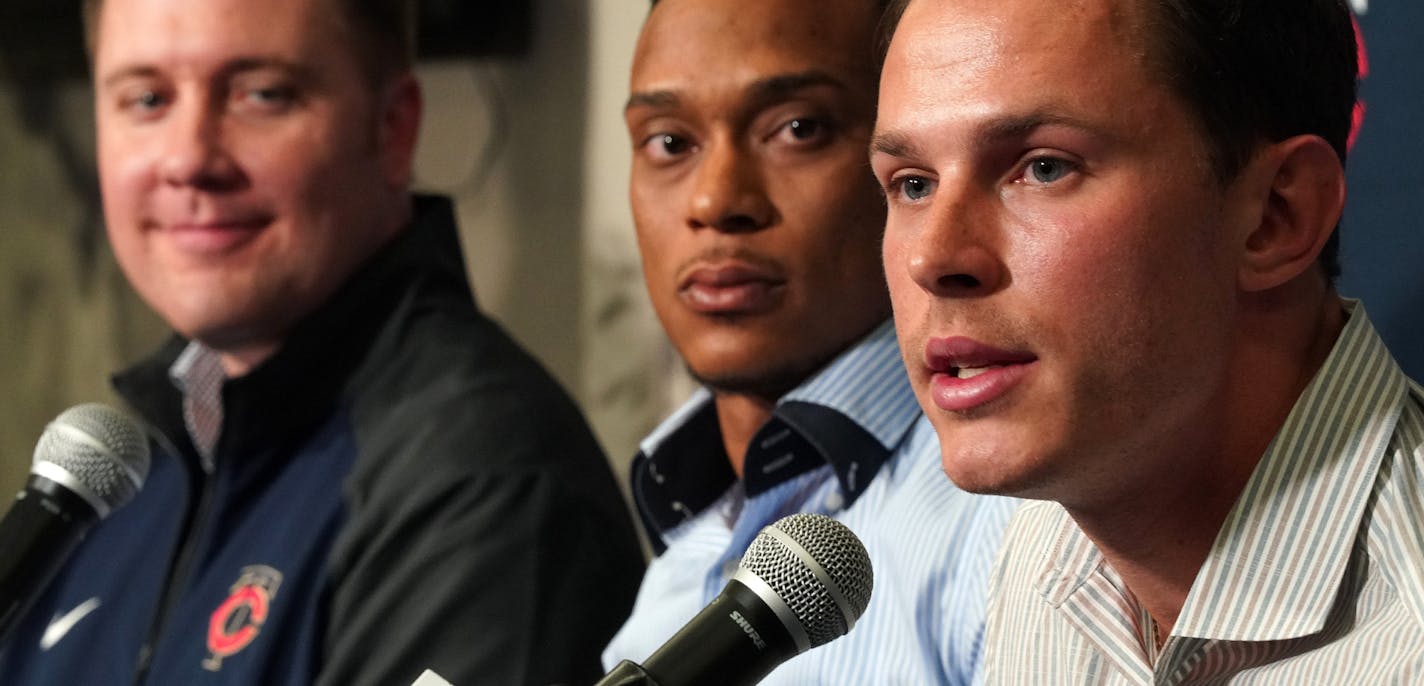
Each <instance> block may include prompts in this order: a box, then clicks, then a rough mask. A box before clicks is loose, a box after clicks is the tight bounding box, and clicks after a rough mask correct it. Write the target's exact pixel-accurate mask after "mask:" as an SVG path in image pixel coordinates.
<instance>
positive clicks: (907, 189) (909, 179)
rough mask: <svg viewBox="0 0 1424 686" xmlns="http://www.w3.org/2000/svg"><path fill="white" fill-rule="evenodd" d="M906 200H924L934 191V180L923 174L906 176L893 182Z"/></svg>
mask: <svg viewBox="0 0 1424 686" xmlns="http://www.w3.org/2000/svg"><path fill="white" fill-rule="evenodd" d="M895 185H896V186H897V187H898V189H899V191H900V195H901V196H903V197H904V198H905V199H906V200H924V199H925V198H927V197H929V195H930V193H932V192H934V182H933V181H930V180H929V179H926V178H924V177H923V176H906V177H904V178H901V179H899V180H898V181H896V182H895Z"/></svg>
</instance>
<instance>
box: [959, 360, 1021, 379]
mask: <svg viewBox="0 0 1424 686" xmlns="http://www.w3.org/2000/svg"><path fill="white" fill-rule="evenodd" d="M1005 366H1007V365H1002V364H991V365H986V366H983V367H950V368H949V373H950V374H951V375H953V376H954V377H955V378H958V379H972V378H974V377H976V376H979V375H980V374H984V373H987V372H991V371H994V370H995V369H1003V368H1004V367H1005Z"/></svg>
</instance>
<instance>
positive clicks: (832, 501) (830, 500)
mask: <svg viewBox="0 0 1424 686" xmlns="http://www.w3.org/2000/svg"><path fill="white" fill-rule="evenodd" d="M842 507H845V499H844V498H842V497H841V494H839V493H832V494H830V495H828V496H826V510H827V511H829V512H837V511H839V510H840V509H841V508H842Z"/></svg>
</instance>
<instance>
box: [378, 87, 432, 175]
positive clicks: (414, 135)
mask: <svg viewBox="0 0 1424 686" xmlns="http://www.w3.org/2000/svg"><path fill="white" fill-rule="evenodd" d="M422 107H423V105H422V100H421V93H420V81H418V80H416V78H415V74H413V73H411V72H409V71H407V72H405V73H403V74H401V75H400V76H397V77H396V78H394V79H391V81H390V82H389V83H387V84H386V87H385V89H384V90H383V92H382V93H381V120H380V128H379V136H380V137H379V139H378V140H377V145H378V146H379V150H380V155H381V171H382V173H383V175H384V176H385V178H386V183H388V184H390V185H391V187H392V188H394V189H398V190H405V189H407V188H409V187H410V183H411V179H412V177H413V176H414V171H413V167H414V165H415V143H416V140H417V139H418V138H419V134H420V115H421V110H422Z"/></svg>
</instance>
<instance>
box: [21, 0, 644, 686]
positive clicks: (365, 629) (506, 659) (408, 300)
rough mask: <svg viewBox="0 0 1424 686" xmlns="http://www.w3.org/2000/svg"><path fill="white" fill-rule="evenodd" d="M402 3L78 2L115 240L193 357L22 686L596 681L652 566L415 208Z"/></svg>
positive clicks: (156, 406) (447, 216)
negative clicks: (127, 497)
mask: <svg viewBox="0 0 1424 686" xmlns="http://www.w3.org/2000/svg"><path fill="white" fill-rule="evenodd" d="M412 4H413V3H409V2H404V1H400V0H388V1H384V2H357V1H355V0H295V1H294V0H182V1H181V2H178V1H174V0H104V1H103V2H102V3H101V2H98V1H97V0H95V1H91V2H89V3H87V5H86V16H87V19H88V21H89V38H90V47H91V50H92V53H93V68H94V79H95V84H94V87H95V107H96V123H97V128H98V162H99V171H100V181H101V188H102V194H103V201H104V212H105V217H106V221H107V225H108V232H109V238H110V242H111V244H112V246H113V249H114V253H115V255H116V257H117V258H118V261H119V264H120V266H121V267H122V268H123V270H124V272H125V274H126V275H127V276H128V278H129V280H130V281H131V283H132V284H133V286H134V287H135V288H136V289H137V291H138V292H139V294H140V295H141V296H143V297H144V299H145V300H146V301H147V302H148V303H149V304H150V305H151V306H152V307H153V308H154V309H155V310H156V311H157V312H158V313H159V314H160V315H161V316H162V317H163V318H164V319H165V320H166V321H167V322H168V323H169V324H170V325H171V326H172V327H173V329H174V330H175V332H176V336H175V337H174V338H173V339H172V340H171V341H170V342H169V343H168V344H166V345H165V346H164V347H163V348H162V349H160V350H159V351H158V352H157V353H156V354H155V355H153V356H152V357H150V358H149V359H147V360H145V361H142V362H140V363H139V364H138V365H136V366H135V367H134V368H132V369H130V370H128V371H126V372H124V373H122V374H120V375H119V376H117V377H116V379H115V384H116V387H117V388H118V390H119V391H120V393H121V394H123V395H124V397H125V398H126V399H127V400H128V401H129V402H130V404H131V405H132V406H133V408H134V409H135V410H137V411H138V412H139V413H140V414H141V415H142V417H143V418H144V419H145V420H146V421H147V423H148V425H149V426H150V427H151V428H152V429H153V430H154V436H155V439H156V443H157V445H156V456H155V461H154V466H153V472H152V474H151V475H150V477H149V479H148V483H147V484H146V485H145V487H144V489H143V490H142V491H141V492H140V493H139V495H138V496H137V498H136V499H135V500H134V502H132V503H130V504H129V505H127V506H126V507H125V508H123V509H122V510H120V511H118V512H117V513H115V515H114V516H112V517H111V518H110V519H108V520H107V521H105V522H103V523H102V524H100V525H99V526H98V527H96V528H95V530H93V531H92V532H91V534H90V536H89V539H88V540H87V541H86V543H85V544H84V546H83V547H82V548H81V549H80V550H79V551H78V552H77V554H76V555H75V557H74V558H73V559H72V560H70V563H69V564H68V566H67V568H66V569H65V570H64V571H63V572H62V573H61V574H60V576H59V577H58V578H57V579H56V580H55V582H54V584H53V585H52V586H51V587H50V588H49V589H48V591H47V592H46V594H45V596H44V597H42V598H40V599H39V600H38V602H37V603H36V606H35V608H34V609H33V610H32V611H31V613H30V614H29V616H28V617H27V618H26V619H25V620H24V622H23V623H22V624H21V625H20V626H19V627H18V628H17V631H16V633H15V635H14V636H13V637H12V639H11V640H10V641H9V642H8V644H7V645H6V646H4V648H3V654H2V655H0V682H3V683H6V684H41V683H43V684H57V683H64V684H122V683H140V684H185V685H195V684H262V685H264V686H266V685H272V684H311V683H317V684H341V685H343V686H347V685H351V684H405V683H410V682H411V681H413V680H414V679H415V678H416V677H417V676H418V675H419V674H420V673H421V672H422V671H423V670H424V669H426V668H433V669H434V670H435V671H437V672H439V673H440V674H442V675H443V676H445V677H446V678H447V679H450V680H452V681H453V682H455V683H459V684H462V685H469V684H480V683H490V684H517V683H530V684H548V683H552V682H566V683H579V682H586V681H592V680H593V679H594V678H596V676H597V675H598V674H599V673H600V669H599V667H598V661H597V653H598V650H599V648H600V647H601V646H602V645H603V643H604V642H605V641H606V640H607V638H608V637H609V636H610V635H611V634H612V633H613V631H614V630H615V629H616V627H617V626H618V622H619V621H620V620H621V619H622V618H623V616H624V615H625V614H626V613H627V610H628V607H629V606H630V604H631V602H632V597H633V593H634V591H635V588H636V585H637V582H638V579H639V577H640V575H641V569H642V559H641V555H640V552H639V550H638V548H637V544H636V540H635V538H634V535H633V533H632V527H631V524H630V522H629V521H628V519H627V517H626V514H625V510H624V508H623V504H622V502H621V500H620V499H619V498H618V494H617V490H616V487H615V485H614V482H613V480H612V478H611V475H610V474H609V472H608V469H607V464H606V462H605V460H604V457H603V454H602V452H601V451H600V450H599V448H598V447H597V444H596V443H595V441H594V439H593V436H592V434H591V433H590V432H589V430H588V428H587V425H586V424H585V423H584V420H583V418H582V416H581V415H580V414H579V412H578V410H577V409H576V408H575V407H574V406H573V404H572V403H571V402H570V401H569V399H568V397H567V396H566V395H565V394H564V392H563V391H562V390H561V389H560V388H559V387H558V386H557V384H555V383H554V381H553V380H552V379H551V378H550V377H549V376H548V375H547V374H546V373H545V372H544V370H543V369H542V368H540V367H539V365H538V364H537V363H536V362H534V361H533V360H532V359H531V358H530V357H529V356H528V355H527V354H525V353H524V352H523V351H522V350H520V349H519V348H518V346H516V345H515V344H514V343H513V341H512V340H511V339H510V338H509V337H508V336H507V335H506V334H505V333H504V332H502V331H501V330H500V329H499V328H498V327H497V326H496V325H495V324H494V323H493V322H491V321H490V320H489V319H487V318H486V317H484V316H483V315H482V314H480V313H479V311H478V310H477V309H476V307H475V305H474V301H473V297H472V296H471V293H470V289H469V285H468V283H467V281H466V279H465V274H464V263H463V259H462V258H461V255H460V250H459V243H458V240H457V232H456V230H455V224H454V217H453V212H452V211H451V207H450V205H449V203H448V202H446V201H444V200H442V199H438V198H424V197H422V198H412V197H411V195H410V192H409V190H408V185H409V182H410V177H411V157H412V151H413V149H414V144H415V138H416V130H417V125H418V121H419V117H420V110H421V104H420V90H419V86H418V84H417V83H416V81H415V78H414V76H413V74H412V72H411V56H410V52H411V51H410V38H409V35H410V32H409V26H410V23H411V13H410V6H411V5H412Z"/></svg>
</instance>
